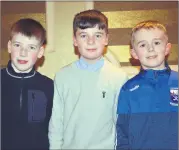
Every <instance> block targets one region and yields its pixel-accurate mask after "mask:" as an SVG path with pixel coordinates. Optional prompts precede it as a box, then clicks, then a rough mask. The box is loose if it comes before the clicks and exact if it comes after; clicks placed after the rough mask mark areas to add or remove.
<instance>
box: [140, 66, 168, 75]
mask: <svg viewBox="0 0 179 150" xmlns="http://www.w3.org/2000/svg"><path fill="white" fill-rule="evenodd" d="M165 67H166V68H165V69H163V70H153V69H146V70H144V69H143V68H142V67H141V69H140V74H141V75H142V76H145V77H147V78H152V79H156V78H157V77H158V76H163V75H166V76H168V77H169V76H170V73H171V69H170V67H169V65H168V64H167V63H165Z"/></svg>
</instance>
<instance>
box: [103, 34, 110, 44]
mask: <svg viewBox="0 0 179 150" xmlns="http://www.w3.org/2000/svg"><path fill="white" fill-rule="evenodd" d="M108 42H109V34H106V39H105V43H104V44H105V46H106V45H108Z"/></svg>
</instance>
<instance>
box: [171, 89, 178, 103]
mask: <svg viewBox="0 0 179 150" xmlns="http://www.w3.org/2000/svg"><path fill="white" fill-rule="evenodd" d="M170 104H171V105H172V106H178V88H170Z"/></svg>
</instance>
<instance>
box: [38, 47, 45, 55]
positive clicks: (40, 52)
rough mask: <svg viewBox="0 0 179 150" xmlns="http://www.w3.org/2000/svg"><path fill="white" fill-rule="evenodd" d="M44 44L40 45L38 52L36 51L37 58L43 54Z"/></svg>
mask: <svg viewBox="0 0 179 150" xmlns="http://www.w3.org/2000/svg"><path fill="white" fill-rule="evenodd" d="M44 50H45V49H44V45H43V46H41V47H40V50H39V53H38V56H37V57H38V58H41V57H42V56H43V55H44Z"/></svg>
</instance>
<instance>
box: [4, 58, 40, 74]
mask: <svg viewBox="0 0 179 150" xmlns="http://www.w3.org/2000/svg"><path fill="white" fill-rule="evenodd" d="M11 63H12V62H11V60H10V61H9V62H8V64H7V68H6V71H7V74H8V75H10V76H11V77H14V78H31V77H33V76H34V75H35V74H36V71H35V67H33V68H32V70H31V71H30V72H28V73H17V72H15V71H14V69H13V67H12V65H11Z"/></svg>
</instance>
